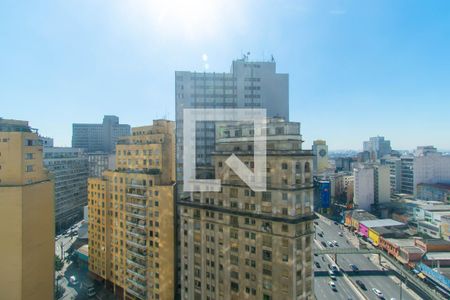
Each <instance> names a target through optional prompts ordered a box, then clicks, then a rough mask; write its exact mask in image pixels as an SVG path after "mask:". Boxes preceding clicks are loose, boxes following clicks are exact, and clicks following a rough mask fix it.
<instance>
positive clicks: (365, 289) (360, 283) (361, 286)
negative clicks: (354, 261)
mask: <svg viewBox="0 0 450 300" xmlns="http://www.w3.org/2000/svg"><path fill="white" fill-rule="evenodd" d="M356 284H357V285H358V286H359V287H360V288H361V289H362V290H364V291H367V287H366V285H365V284H364V282H362V281H361V280H356Z"/></svg>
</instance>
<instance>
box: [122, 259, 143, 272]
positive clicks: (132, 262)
mask: <svg viewBox="0 0 450 300" xmlns="http://www.w3.org/2000/svg"><path fill="white" fill-rule="evenodd" d="M127 264H128V265H130V266H133V267H136V268H141V269H143V270H147V264H146V263H145V262H144V261H138V260H133V259H131V258H127Z"/></svg>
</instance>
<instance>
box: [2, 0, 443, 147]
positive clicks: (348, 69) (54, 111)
mask: <svg viewBox="0 0 450 300" xmlns="http://www.w3.org/2000/svg"><path fill="white" fill-rule="evenodd" d="M247 51H250V52H251V55H250V59H251V60H260V59H264V58H265V59H268V58H269V57H270V55H271V54H273V55H274V57H275V59H276V61H277V69H278V71H279V72H283V73H286V72H287V73H289V74H290V108H291V110H290V117H291V120H293V121H299V122H301V123H302V133H303V136H304V139H305V140H306V143H305V147H306V148H309V147H310V145H311V143H312V140H314V139H325V140H327V142H328V144H329V147H330V149H360V148H362V141H363V140H366V139H367V138H368V137H369V136H375V135H384V136H385V137H386V138H387V139H390V140H391V143H392V145H393V147H394V148H396V149H412V148H414V147H415V146H417V145H427V144H433V145H435V146H437V147H438V148H440V149H450V2H449V1H412V0H403V1H400V0H399V1H380V0H379V1H356V0H355V1H337V0H335V1H318V0H315V1H312V0H311V1H299V0H296V1H294V0H293V1H282V0H278V1H275V0H274V1H257V0H252V1H244V0H241V1H235V0H228V1H222V0H217V1H214V0H191V1H182V0H165V1H151V0H129V1H118V0H64V1H63V0H60V1H56V0H55V1H44V0H42V1H14V0H2V1H1V2H0V117H4V118H15V119H24V120H29V121H30V123H31V125H32V126H33V127H36V128H38V129H39V131H40V132H41V133H42V134H43V135H46V136H52V137H54V138H55V143H56V144H57V145H70V140H71V134H72V133H71V124H72V123H74V122H100V121H101V119H102V117H103V115H104V114H115V115H118V116H119V117H120V119H121V122H124V123H129V124H131V125H132V126H138V125H144V124H149V123H151V121H152V120H153V119H155V118H162V117H167V118H170V119H174V71H175V70H197V71H202V70H204V62H203V60H202V56H203V55H204V54H206V55H207V57H208V61H207V63H208V66H209V69H208V71H217V72H223V71H228V70H229V67H230V63H231V60H232V59H235V58H238V57H240V56H241V53H243V52H247Z"/></svg>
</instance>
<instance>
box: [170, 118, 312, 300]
mask: <svg viewBox="0 0 450 300" xmlns="http://www.w3.org/2000/svg"><path fill="white" fill-rule="evenodd" d="M224 126H225V129H226V130H223V129H222V128H219V129H218V131H217V132H218V139H217V144H216V151H215V152H214V153H213V164H214V168H215V177H216V178H220V179H221V182H222V190H221V192H203V193H193V195H192V197H186V198H182V199H181V200H180V201H179V202H178V205H179V210H180V243H181V246H180V257H181V264H180V268H181V271H180V275H181V296H182V299H205V300H206V299H312V298H313V268H312V240H313V237H312V233H313V225H312V220H313V219H314V215H313V207H312V206H313V182H312V171H313V170H312V163H313V155H312V151H311V150H302V147H301V144H302V139H301V135H300V124H299V123H293V122H283V121H280V120H271V121H270V122H269V123H267V125H266V131H267V153H268V155H267V172H268V173H267V186H268V189H267V191H265V192H254V191H252V190H251V189H250V188H249V187H248V186H247V185H246V184H245V183H244V182H243V181H242V180H241V179H240V178H239V177H238V176H237V175H236V174H235V173H234V172H233V171H231V169H229V168H228V167H226V164H225V160H226V159H227V158H228V157H229V156H230V155H231V154H232V153H234V154H235V155H237V156H238V157H239V158H240V159H241V160H242V161H243V162H244V163H245V165H246V166H248V167H249V168H251V169H252V168H253V167H254V161H253V153H252V149H253V148H252V147H253V146H252V145H253V125H252V124H251V125H248V124H234V125H224Z"/></svg>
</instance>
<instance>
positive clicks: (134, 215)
mask: <svg viewBox="0 0 450 300" xmlns="http://www.w3.org/2000/svg"><path fill="white" fill-rule="evenodd" d="M116 167H117V169H116V171H105V172H104V173H103V177H102V178H90V179H89V183H88V185H89V190H88V192H89V193H88V194H89V204H88V205H89V230H88V234H89V270H90V271H91V272H92V273H94V274H95V275H96V276H98V277H99V278H100V279H102V280H105V281H107V282H109V283H111V284H112V286H113V287H114V291H115V293H118V294H121V295H122V296H123V299H167V300H169V299H173V298H174V290H175V283H174V282H175V279H174V277H175V267H174V259H175V219H174V216H175V200H174V196H175V124H174V122H172V121H167V120H155V121H154V122H153V125H151V126H143V127H135V128H133V130H132V135H131V136H129V137H124V138H121V139H120V140H119V141H118V143H117V147H116Z"/></svg>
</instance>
